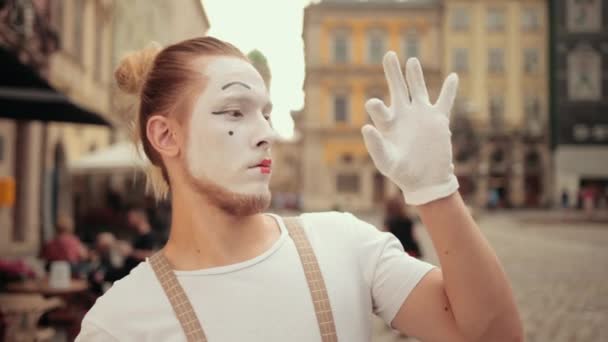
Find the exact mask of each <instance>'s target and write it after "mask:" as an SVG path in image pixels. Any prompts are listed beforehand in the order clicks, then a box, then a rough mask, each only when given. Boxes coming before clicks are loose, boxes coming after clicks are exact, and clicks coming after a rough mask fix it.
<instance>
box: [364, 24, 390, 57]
mask: <svg viewBox="0 0 608 342" xmlns="http://www.w3.org/2000/svg"><path fill="white" fill-rule="evenodd" d="M384 37H385V34H384V32H383V31H382V30H372V31H370V32H369V34H368V37H367V61H368V62H369V63H371V64H380V63H382V56H384V51H385V50H386V47H385V46H384V45H385V38H384Z"/></svg>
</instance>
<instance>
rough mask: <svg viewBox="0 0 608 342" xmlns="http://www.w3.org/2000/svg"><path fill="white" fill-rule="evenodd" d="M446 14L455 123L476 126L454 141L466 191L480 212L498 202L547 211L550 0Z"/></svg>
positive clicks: (456, 7)
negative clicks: (456, 82) (455, 80)
mask: <svg viewBox="0 0 608 342" xmlns="http://www.w3.org/2000/svg"><path fill="white" fill-rule="evenodd" d="M443 7H444V8H443V11H444V15H443V23H442V30H443V32H442V33H443V39H442V41H443V43H444V45H443V51H444V53H443V54H442V56H443V59H442V61H441V63H442V69H443V74H447V73H448V72H451V71H454V72H456V73H458V75H459V76H460V87H459V93H458V97H457V103H456V106H455V109H454V113H453V117H454V118H455V119H456V120H459V119H460V120H467V121H469V125H470V126H471V127H472V129H473V131H474V134H475V136H476V138H475V139H468V141H466V140H467V139H464V140H465V141H461V140H460V139H458V138H457V137H455V139H454V140H455V160H456V163H455V164H456V173H457V175H458V176H459V178H460V180H461V186H462V187H463V188H461V192H464V194H465V196H470V199H471V200H472V201H474V202H475V203H476V204H477V205H479V206H483V205H486V204H487V202H488V200H489V199H490V197H495V196H496V195H497V196H498V197H499V202H500V203H501V205H504V206H515V207H519V206H539V205H543V204H546V202H547V201H548V200H549V197H548V195H549V193H550V189H549V184H551V182H550V179H549V177H550V172H549V164H550V161H549V152H548V151H549V149H548V127H547V126H548V125H547V122H548V94H549V92H548V22H547V21H548V18H547V4H546V1H544V0H525V1H524V0H520V1H513V0H509V1H506V0H492V1H479V0H468V1H466V0H446V1H444V2H443ZM459 133H463V132H458V131H454V135H455V136H458V134H459ZM465 134H468V133H465ZM461 135H462V134H461ZM490 194H491V195H490Z"/></svg>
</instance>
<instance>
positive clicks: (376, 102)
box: [365, 98, 393, 130]
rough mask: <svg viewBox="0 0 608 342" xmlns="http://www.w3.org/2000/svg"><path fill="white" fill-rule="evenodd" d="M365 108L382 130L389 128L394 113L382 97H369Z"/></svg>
mask: <svg viewBox="0 0 608 342" xmlns="http://www.w3.org/2000/svg"><path fill="white" fill-rule="evenodd" d="M365 110H366V111H367V113H368V114H369V116H370V117H371V118H372V122H373V123H374V125H376V127H378V128H380V129H381V130H383V129H386V128H388V126H389V124H390V122H391V120H392V119H393V114H392V113H391V111H390V110H389V109H388V108H387V107H386V105H385V104H384V102H382V100H380V99H376V98H373V99H369V100H367V102H365Z"/></svg>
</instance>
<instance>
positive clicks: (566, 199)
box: [561, 189, 570, 209]
mask: <svg viewBox="0 0 608 342" xmlns="http://www.w3.org/2000/svg"><path fill="white" fill-rule="evenodd" d="M561 201H562V208H564V209H568V208H570V193H569V192H568V190H566V189H563V190H562V198H561Z"/></svg>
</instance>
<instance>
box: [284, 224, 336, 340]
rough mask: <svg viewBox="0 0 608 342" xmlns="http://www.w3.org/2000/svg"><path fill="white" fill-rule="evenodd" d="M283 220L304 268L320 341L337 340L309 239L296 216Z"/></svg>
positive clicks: (321, 276) (325, 293) (327, 299)
mask: <svg viewBox="0 0 608 342" xmlns="http://www.w3.org/2000/svg"><path fill="white" fill-rule="evenodd" d="M283 221H284V222H285V226H286V227H287V231H289V235H290V236H291V239H292V240H293V242H294V244H295V245H296V249H297V250H298V254H299V255H300V262H302V267H303V268H304V274H305V275H306V282H307V283H308V288H309V290H310V295H311V296H312V303H313V305H314V306H315V314H316V315H317V322H318V323H319V330H320V331H321V341H323V342H337V341H338V337H337V336H336V326H335V323H334V315H333V314H332V312H331V304H330V302H329V296H328V295H327V288H326V287H325V281H324V280H323V274H321V269H319V263H318V262H317V256H316V255H315V252H314V250H313V249H312V247H311V246H310V241H308V238H307V237H306V233H305V232H304V229H302V227H300V224H299V222H298V219H297V218H296V217H287V218H284V219H283Z"/></svg>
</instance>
